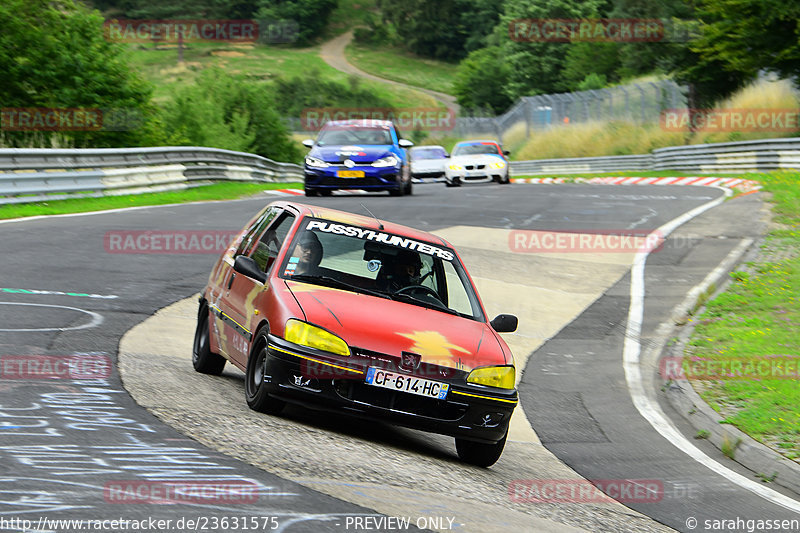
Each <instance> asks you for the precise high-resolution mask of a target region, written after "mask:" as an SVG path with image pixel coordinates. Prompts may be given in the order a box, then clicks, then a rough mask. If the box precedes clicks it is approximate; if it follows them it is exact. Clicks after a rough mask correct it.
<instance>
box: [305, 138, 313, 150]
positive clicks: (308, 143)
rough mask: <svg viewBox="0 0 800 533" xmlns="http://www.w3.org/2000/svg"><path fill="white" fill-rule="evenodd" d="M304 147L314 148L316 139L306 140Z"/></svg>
mask: <svg viewBox="0 0 800 533" xmlns="http://www.w3.org/2000/svg"><path fill="white" fill-rule="evenodd" d="M303 146H305V147H306V148H314V139H304V140H303Z"/></svg>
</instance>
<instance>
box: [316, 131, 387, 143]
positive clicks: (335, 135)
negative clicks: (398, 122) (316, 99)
mask: <svg viewBox="0 0 800 533" xmlns="http://www.w3.org/2000/svg"><path fill="white" fill-rule="evenodd" d="M347 144H355V145H364V144H366V145H386V144H392V135H391V133H390V132H389V128H388V127H378V126H333V127H328V128H325V129H324V130H322V131H321V132H320V133H319V136H318V137H317V146H342V145H347Z"/></svg>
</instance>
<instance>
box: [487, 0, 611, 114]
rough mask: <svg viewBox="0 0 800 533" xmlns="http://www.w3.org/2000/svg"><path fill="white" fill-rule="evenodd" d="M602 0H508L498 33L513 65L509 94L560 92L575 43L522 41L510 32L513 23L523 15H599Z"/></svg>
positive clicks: (583, 16)
mask: <svg viewBox="0 0 800 533" xmlns="http://www.w3.org/2000/svg"><path fill="white" fill-rule="evenodd" d="M601 6H602V2H601V0H584V1H581V0H506V1H505V3H504V12H503V15H502V16H501V17H500V23H499V24H498V26H497V28H496V30H495V36H496V38H497V39H498V42H500V43H501V48H502V53H503V56H504V58H505V61H506V62H507V64H508V67H509V79H508V84H507V85H506V88H505V93H506V95H507V96H508V97H509V98H511V99H512V100H516V99H517V98H519V97H521V96H529V95H534V94H541V93H553V92H557V91H558V90H559V88H560V87H561V84H562V81H561V75H562V72H563V70H564V66H565V58H566V55H567V52H568V51H569V48H570V47H571V46H573V44H572V43H568V42H566V43H561V42H522V41H520V40H515V39H512V36H511V35H509V27H510V25H511V24H512V23H513V22H515V21H518V20H520V19H570V20H578V19H587V18H596V17H597V16H598V12H599V11H598V10H599V8H600V7H601Z"/></svg>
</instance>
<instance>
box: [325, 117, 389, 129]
mask: <svg viewBox="0 0 800 533" xmlns="http://www.w3.org/2000/svg"><path fill="white" fill-rule="evenodd" d="M327 126H364V127H369V126H378V127H381V128H388V127H390V126H392V121H391V120H378V119H372V118H360V119H348V120H330V121H328V122H326V123H325V125H324V126H322V127H323V128H325V127H327Z"/></svg>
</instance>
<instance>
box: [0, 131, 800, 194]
mask: <svg viewBox="0 0 800 533" xmlns="http://www.w3.org/2000/svg"><path fill="white" fill-rule="evenodd" d="M796 168H800V138H790V139H763V140H758V141H742V142H732V143H720V144H698V145H688V146H674V147H670V148H660V149H658V150H654V151H653V152H652V153H650V154H643V155H624V156H608V157H578V158H570V159H540V160H533V161H514V162H512V163H511V175H512V176H525V175H537V174H577V173H591V172H613V171H628V170H634V171H635V170H680V171H688V172H698V173H703V172H764V171H770V170H781V169H796ZM302 179H303V169H302V168H301V167H300V166H298V165H293V164H290V163H278V162H275V161H272V160H270V159H266V158H264V157H260V156H257V155H253V154H247V153H243V152H233V151H230V150H221V149H217V148H201V147H158V148H103V149H88V150H84V149H74V150H50V149H38V148H34V149H11V148H4V149H0V204H9V203H23V202H35V201H40V200H43V199H50V200H56V199H60V198H66V197H80V196H102V195H104V194H124V193H134V192H149V191H157V190H164V189H170V188H181V187H187V186H188V184H189V183H191V182H192V181H202V180H239V181H273V182H280V181H302Z"/></svg>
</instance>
